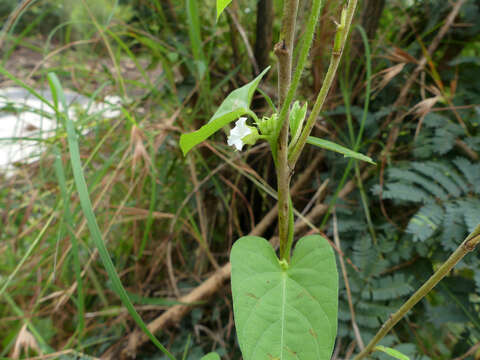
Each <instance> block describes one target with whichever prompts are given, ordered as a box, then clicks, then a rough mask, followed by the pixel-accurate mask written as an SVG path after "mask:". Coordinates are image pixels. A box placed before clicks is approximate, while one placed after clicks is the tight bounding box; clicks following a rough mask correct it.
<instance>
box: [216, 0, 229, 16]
mask: <svg viewBox="0 0 480 360" xmlns="http://www.w3.org/2000/svg"><path fill="white" fill-rule="evenodd" d="M231 2H232V0H217V20H218V18H219V17H220V15H222V12H223V10H225V8H226V7H227V6H228V5H229V4H230V3H231Z"/></svg>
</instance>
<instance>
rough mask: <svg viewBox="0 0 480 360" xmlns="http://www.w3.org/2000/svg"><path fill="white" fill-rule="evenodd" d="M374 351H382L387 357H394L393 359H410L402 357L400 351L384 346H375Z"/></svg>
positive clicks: (405, 356)
mask: <svg viewBox="0 0 480 360" xmlns="http://www.w3.org/2000/svg"><path fill="white" fill-rule="evenodd" d="M375 350H377V351H382V352H384V353H385V354H388V355H390V356H392V357H394V358H395V359H399V360H410V358H409V357H408V356H407V355H404V354H402V353H401V352H400V351H398V350H395V349H392V348H389V347H386V346H382V345H377V346H375Z"/></svg>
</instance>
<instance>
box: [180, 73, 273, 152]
mask: <svg viewBox="0 0 480 360" xmlns="http://www.w3.org/2000/svg"><path fill="white" fill-rule="evenodd" d="M269 69H270V66H269V67H267V68H266V69H265V70H263V71H262V73H261V74H260V75H258V76H257V77H256V78H255V79H253V80H252V81H251V82H249V83H248V84H245V85H243V86H242V87H241V88H238V89H236V90H233V91H232V92H231V93H230V94H229V95H228V96H227V97H226V98H225V100H223V102H222V104H221V105H220V107H219V108H218V110H217V111H216V112H215V114H214V115H213V116H212V117H211V119H210V120H209V121H208V123H207V124H205V125H204V126H202V127H201V128H200V129H198V130H197V131H194V132H191V133H188V134H182V135H181V136H180V148H181V149H182V152H183V155H186V154H187V153H188V152H189V151H190V150H191V149H192V148H193V147H194V146H196V145H198V144H200V143H201V142H202V141H204V140H206V139H208V138H209V137H210V136H212V135H213V134H214V133H216V132H217V131H218V130H220V129H221V128H222V127H224V126H225V125H227V124H228V123H230V122H232V121H235V120H236V119H238V118H239V117H240V116H242V115H245V114H250V115H254V114H253V112H252V111H251V110H250V103H251V102H252V98H253V94H254V92H255V90H256V89H257V87H258V84H259V83H260V80H262V78H263V76H264V75H265V74H266V72H267V71H268V70H269Z"/></svg>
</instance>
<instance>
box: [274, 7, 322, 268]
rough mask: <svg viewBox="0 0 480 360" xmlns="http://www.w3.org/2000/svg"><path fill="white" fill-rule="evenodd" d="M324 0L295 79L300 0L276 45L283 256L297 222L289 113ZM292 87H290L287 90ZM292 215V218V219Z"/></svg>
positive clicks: (303, 47)
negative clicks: (292, 211)
mask: <svg viewBox="0 0 480 360" xmlns="http://www.w3.org/2000/svg"><path fill="white" fill-rule="evenodd" d="M321 6H322V0H314V2H313V6H312V12H311V14H310V17H309V20H308V23H307V30H306V32H305V34H304V36H303V40H302V45H301V52H300V58H299V60H298V63H297V67H296V70H295V73H294V76H293V82H291V73H292V71H291V65H292V55H293V38H294V35H295V20H292V18H293V16H295V18H296V15H297V8H298V0H287V1H286V3H285V7H284V17H283V28H282V37H281V40H280V42H279V43H278V44H277V45H276V46H275V54H276V55H277V57H278V60H279V98H280V107H281V112H280V116H279V120H278V123H277V126H276V129H275V137H274V138H276V139H277V142H276V144H274V147H273V148H272V152H273V156H274V159H276V160H275V163H276V166H277V167H276V168H277V184H278V228H279V238H280V259H285V258H286V259H289V258H290V255H289V252H290V250H289V248H290V247H291V242H292V241H291V240H289V239H290V237H289V234H290V233H291V231H292V230H291V229H290V227H291V226H292V225H289V224H290V223H293V217H292V218H291V217H290V215H289V214H290V213H289V208H290V206H289V205H290V204H289V203H290V202H291V201H289V199H290V178H291V174H292V169H291V168H290V167H289V165H288V130H289V126H288V121H287V118H288V113H289V110H290V105H291V103H292V101H293V97H294V96H295V93H296V90H297V88H298V84H299V82H300V77H301V75H302V72H303V69H304V67H305V64H306V60H307V56H308V52H309V50H310V46H311V44H312V41H313V34H314V32H315V26H316V24H317V22H318V18H319V16H320V9H321ZM287 90H288V91H287ZM290 218H291V219H290ZM289 243H290V245H289Z"/></svg>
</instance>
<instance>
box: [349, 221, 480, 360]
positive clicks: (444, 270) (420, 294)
mask: <svg viewBox="0 0 480 360" xmlns="http://www.w3.org/2000/svg"><path fill="white" fill-rule="evenodd" d="M478 243H480V224H479V225H477V227H476V228H475V230H474V231H473V232H472V233H471V234H470V235H468V236H467V238H466V239H465V240H464V241H463V243H462V244H460V245H459V246H458V248H457V250H455V252H454V253H453V254H452V255H450V257H449V258H448V259H447V261H445V262H444V263H443V264H442V266H440V267H439V268H438V270H437V271H435V273H434V274H433V275H432V276H431V277H430V279H428V280H427V281H426V282H425V283H424V284H423V285H422V287H420V289H418V290H417V291H416V292H415V294H413V295H412V296H411V297H410V299H408V300H407V301H406V302H405V303H404V304H403V305H402V307H401V308H400V309H398V311H397V312H396V313H395V314H393V315H390V317H389V318H388V320H387V321H386V322H385V323H384V324H383V325H382V327H381V328H380V330H379V331H378V332H377V334H376V335H375V337H374V338H373V339H372V340H371V341H370V343H369V344H368V345H367V347H366V348H365V349H364V350H363V351H362V352H360V354H358V355H357V356H356V357H355V358H354V360H360V359H363V358H364V357H366V356H367V355H369V354H371V353H372V352H373V351H374V349H375V346H376V345H377V344H378V342H379V341H380V340H381V339H382V338H383V337H384V336H385V335H387V334H388V332H389V331H390V330H391V329H392V328H393V327H394V326H395V325H396V324H397V323H398V322H399V321H400V320H401V319H402V318H403V317H404V316H405V314H406V313H407V312H408V311H410V309H411V308H413V307H414V306H415V305H416V304H417V303H418V302H419V301H420V300H422V299H423V298H424V297H425V296H426V295H427V294H428V293H429V292H430V291H431V290H432V289H433V288H434V287H435V285H437V284H438V283H439V282H440V280H442V279H443V278H444V277H445V276H446V275H447V274H448V273H449V272H450V271H451V270H452V269H453V267H454V266H455V265H456V264H457V263H458V262H459V261H460V260H462V259H463V257H464V256H465V255H466V254H468V253H469V252H471V251H473V250H474V249H475V247H476V246H477V244H478Z"/></svg>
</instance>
